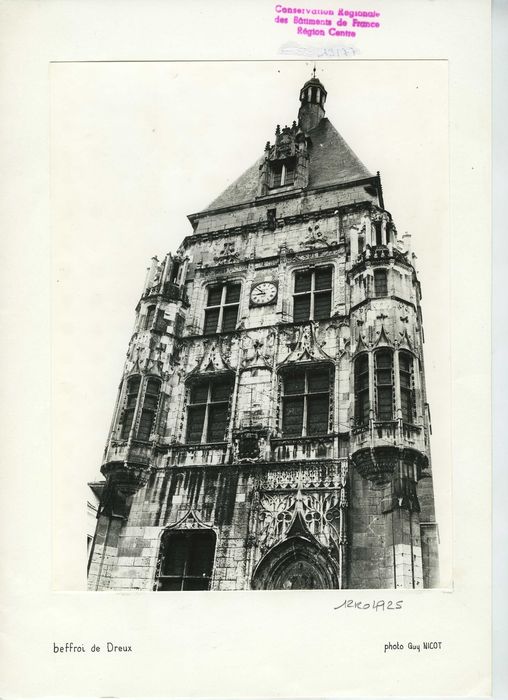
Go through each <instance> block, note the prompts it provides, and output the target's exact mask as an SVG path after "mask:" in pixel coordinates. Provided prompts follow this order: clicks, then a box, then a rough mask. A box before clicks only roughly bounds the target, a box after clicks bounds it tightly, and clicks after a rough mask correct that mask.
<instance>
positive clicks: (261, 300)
mask: <svg viewBox="0 0 508 700" xmlns="http://www.w3.org/2000/svg"><path fill="white" fill-rule="evenodd" d="M276 296H277V286H276V285H275V284H273V282H260V283H259V284H256V286H255V287H253V288H252V291H251V293H250V298H251V301H252V303H253V304H257V305H258V306H261V305H262V304H269V303H270V302H271V301H273V300H274V299H275V297H276Z"/></svg>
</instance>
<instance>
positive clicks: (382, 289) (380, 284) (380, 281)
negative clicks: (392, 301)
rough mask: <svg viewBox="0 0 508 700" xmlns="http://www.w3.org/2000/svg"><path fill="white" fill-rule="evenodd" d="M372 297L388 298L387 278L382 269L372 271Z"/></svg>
mask: <svg viewBox="0 0 508 700" xmlns="http://www.w3.org/2000/svg"><path fill="white" fill-rule="evenodd" d="M374 296H376V297H386V296H388V277H387V272H386V270H384V269H377V270H374Z"/></svg>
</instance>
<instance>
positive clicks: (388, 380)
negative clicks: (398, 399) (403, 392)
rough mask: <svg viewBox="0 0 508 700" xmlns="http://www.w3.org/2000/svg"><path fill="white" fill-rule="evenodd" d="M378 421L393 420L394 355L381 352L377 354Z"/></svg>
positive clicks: (384, 351)
mask: <svg viewBox="0 0 508 700" xmlns="http://www.w3.org/2000/svg"><path fill="white" fill-rule="evenodd" d="M375 363H376V398H377V420H379V421H390V420H393V353H392V351H391V350H379V351H378V352H376V354H375Z"/></svg>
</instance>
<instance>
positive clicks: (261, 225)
mask: <svg viewBox="0 0 508 700" xmlns="http://www.w3.org/2000/svg"><path fill="white" fill-rule="evenodd" d="M372 180H375V178H368V179H367V180H358V181H357V182H351V183H347V185H333V186H327V187H323V188H319V189H316V190H305V194H312V193H314V192H316V193H317V192H323V191H327V190H333V189H338V190H340V189H345V188H347V187H351V186H354V185H361V184H367V183H371V182H372ZM301 195H302V190H299V191H298V192H297V193H294V192H292V193H288V192H286V193H283V195H280V196H278V197H269V196H267V197H262V198H260V199H257V200H255V201H254V202H248V203H246V204H244V205H241V206H240V205H239V206H236V207H230V208H225V209H217V210H215V211H210V212H207V213H210V214H216V213H222V212H229V211H235V210H240V209H245V208H250V207H255V206H256V205H257V204H258V203H260V202H261V203H262V204H271V203H272V200H274V201H277V200H280V199H283V200H287V199H294V198H296V197H300V196H301ZM371 206H375V204H374V202H372V201H371V200H368V199H366V200H364V201H362V202H355V203H353V204H344V205H342V206H340V205H339V206H333V207H328V208H327V209H314V210H312V211H308V212H304V213H300V214H292V215H290V216H285V217H280V218H278V219H277V224H278V226H282V225H291V224H295V223H300V222H305V221H310V220H311V219H316V218H329V217H332V216H336V215H337V212H340V213H347V212H348V211H355V210H356V209H363V208H365V207H369V208H370V207H371ZM191 216H201V215H199V214H194V215H191ZM189 218H190V217H189ZM281 222H282V223H281ZM265 229H266V230H269V228H268V222H267V221H266V220H262V221H255V222H251V223H248V224H247V223H246V224H243V225H240V226H231V227H229V228H221V229H215V230H212V231H206V232H203V233H194V234H192V235H191V236H186V237H185V238H184V240H183V242H182V248H183V249H186V248H188V247H189V246H190V245H192V244H193V243H196V242H198V241H206V240H216V239H218V238H223V237H224V236H232V235H238V234H242V233H255V232H256V231H263V230H265Z"/></svg>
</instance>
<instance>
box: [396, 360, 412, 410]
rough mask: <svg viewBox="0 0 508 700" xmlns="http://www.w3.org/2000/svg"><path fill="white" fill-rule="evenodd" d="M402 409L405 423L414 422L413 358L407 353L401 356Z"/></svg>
mask: <svg viewBox="0 0 508 700" xmlns="http://www.w3.org/2000/svg"><path fill="white" fill-rule="evenodd" d="M399 377H400V407H401V410H402V420H403V421H404V423H412V422H413V403H414V400H413V358H412V357H411V355H410V354H409V353H407V352H401V353H400V354H399Z"/></svg>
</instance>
